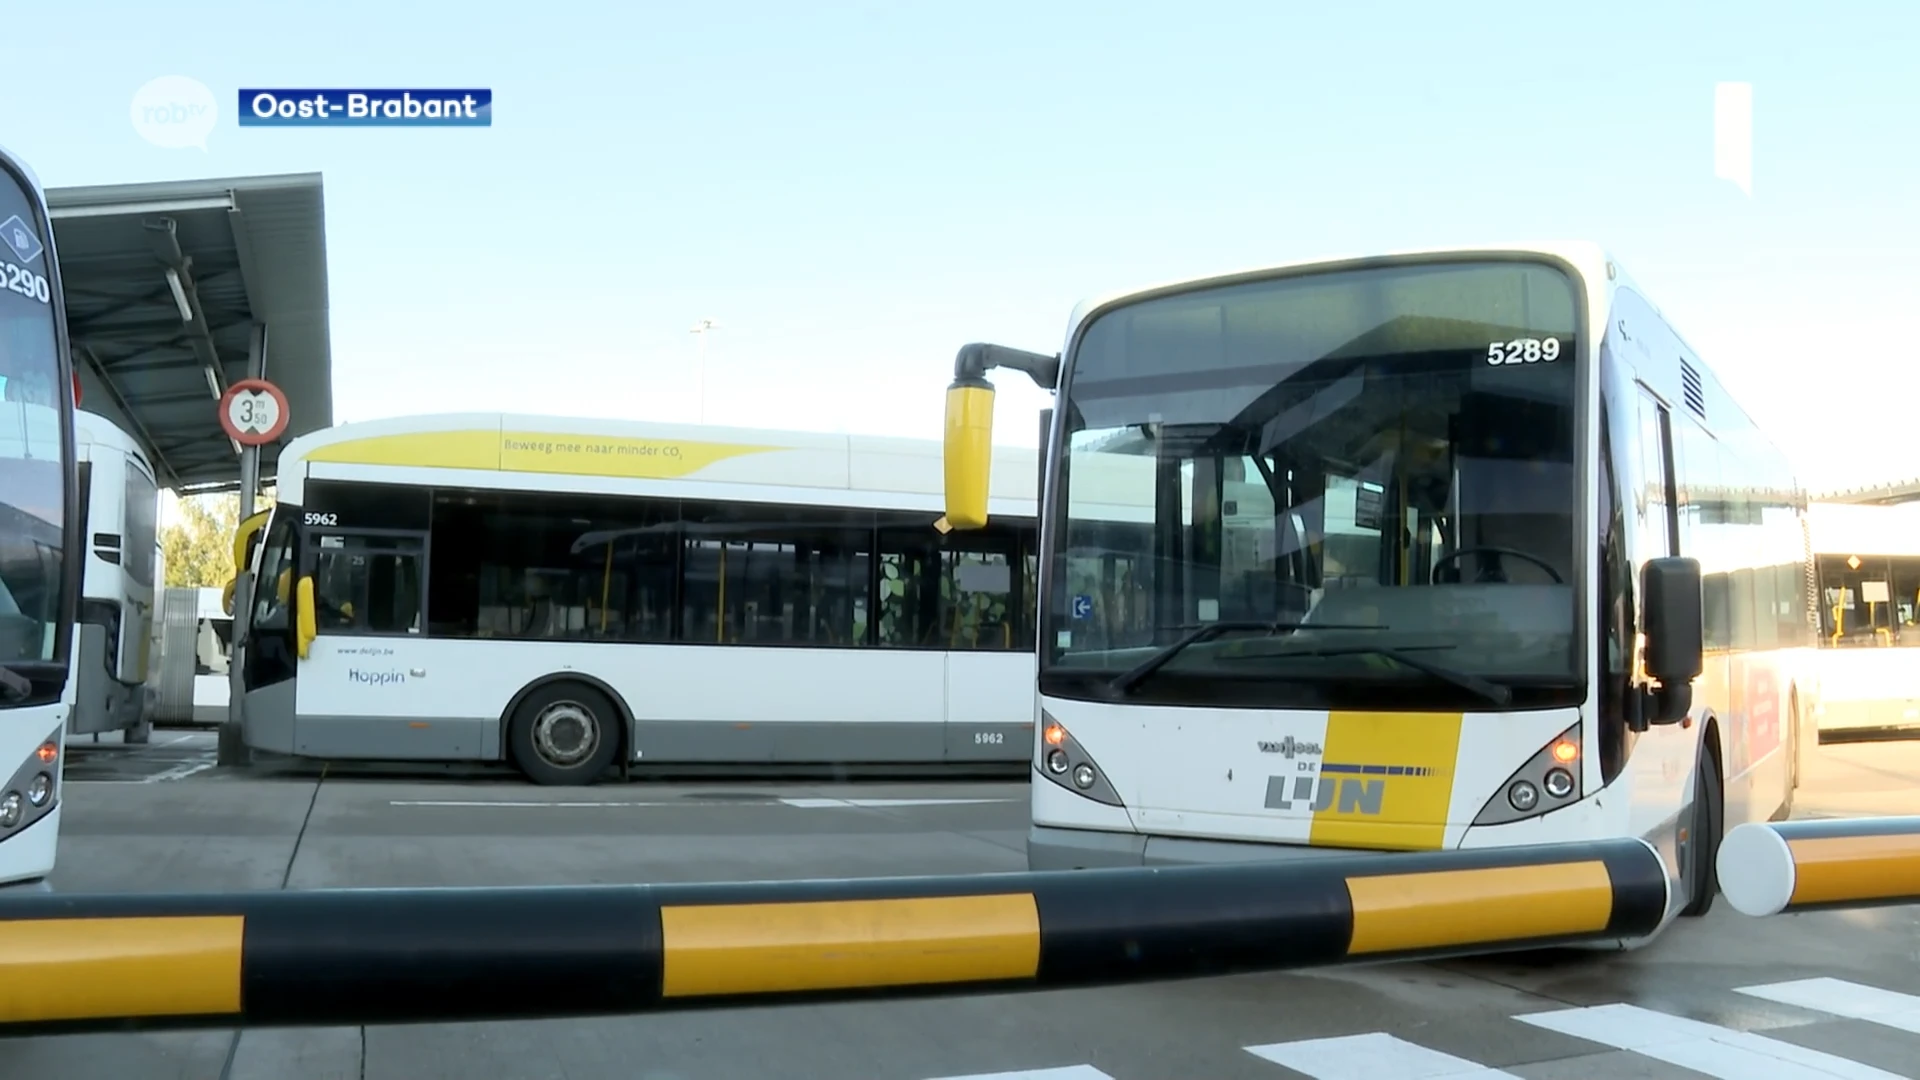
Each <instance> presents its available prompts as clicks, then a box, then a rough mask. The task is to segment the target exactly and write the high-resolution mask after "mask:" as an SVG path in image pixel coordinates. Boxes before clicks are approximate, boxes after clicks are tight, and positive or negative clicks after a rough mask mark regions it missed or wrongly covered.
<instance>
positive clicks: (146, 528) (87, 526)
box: [67, 410, 160, 743]
mask: <svg viewBox="0 0 1920 1080" xmlns="http://www.w3.org/2000/svg"><path fill="white" fill-rule="evenodd" d="M74 451H75V455H76V458H77V462H76V466H75V467H76V471H77V475H78V480H79V485H78V489H77V497H78V499H79V501H80V504H81V506H82V507H84V508H85V512H86V517H85V518H84V519H83V521H82V524H81V529H80V532H81V536H82V537H84V539H85V549H86V554H85V555H84V556H83V558H84V562H85V568H84V570H83V571H82V575H83V576H82V579H81V587H80V610H79V615H78V619H77V620H76V621H75V623H74V628H73V634H74V643H73V679H72V681H71V682H70V683H68V685H67V700H68V703H69V705H70V707H71V709H72V711H71V713H70V714H69V715H68V717H67V734H68V735H70V736H71V735H95V736H98V735H103V734H107V733H109V732H119V733H121V736H122V738H123V740H124V741H126V742H129V743H144V742H146V741H147V740H148V737H149V735H150V734H151V732H152V730H153V724H152V721H151V719H150V718H149V717H148V715H147V709H146V704H147V690H146V683H147V668H148V659H149V652H150V651H151V649H152V646H153V606H154V603H153V602H154V591H155V586H156V584H157V583H158V580H159V572H160V557H159V555H160V548H159V536H158V521H159V515H160V487H159V484H158V483H156V482H155V480H154V474H153V466H152V465H150V464H148V462H147V456H146V454H145V453H144V452H142V451H141V449H140V444H139V443H138V442H136V441H134V438H133V436H131V435H129V434H127V433H126V432H125V431H123V430H121V429H120V428H119V427H118V426H117V425H115V424H114V423H113V421H111V420H108V419H107V418H106V417H104V416H101V415H99V414H98V413H93V412H88V411H86V410H79V411H77V412H76V413H75V415H74Z"/></svg>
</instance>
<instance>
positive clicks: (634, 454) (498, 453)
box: [307, 429, 787, 480]
mask: <svg viewBox="0 0 1920 1080" xmlns="http://www.w3.org/2000/svg"><path fill="white" fill-rule="evenodd" d="M783 449H787V448H786V447H780V446H749V445H746V444H744V443H714V442H700V441H697V440H693V439H639V438H630V437H626V436H616V435H584V434H573V433H569V432H560V431H487V430H483V429H469V430H465V431H419V432H410V433H407V434H403V435H370V436H368V437H366V438H364V439H347V440H345V441H342V442H337V443H331V444H329V445H326V446H319V447H315V448H314V449H313V451H312V452H311V453H309V454H308V455H307V460H308V461H316V462H330V463H334V464H341V465H392V466H414V467H417V468H432V469H480V470H485V471H488V472H524V473H547V474H559V475H567V476H607V477H618V478H622V479H633V480H671V479H677V478H679V477H682V476H687V475H690V474H692V473H696V472H699V471H700V470H701V469H704V468H706V467H707V466H709V465H712V464H714V463H715V462H719V461H725V460H728V459H729V458H736V457H743V456H745V455H747V454H764V453H769V452H771V451H775V450H783Z"/></svg>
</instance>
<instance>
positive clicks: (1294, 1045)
mask: <svg viewBox="0 0 1920 1080" xmlns="http://www.w3.org/2000/svg"><path fill="white" fill-rule="evenodd" d="M1244 1049H1245V1050H1246V1051H1247V1053H1249V1054H1252V1055H1254V1056H1255V1057H1259V1058H1265V1059H1266V1060H1268V1061H1271V1062H1273V1063H1274V1064H1275V1065H1282V1066H1285V1067H1286V1068H1289V1069H1292V1070H1293V1071H1294V1072H1297V1073H1303V1074H1305V1075H1307V1076H1310V1077H1312V1078H1313V1080H1520V1077H1517V1076H1515V1075H1514V1074H1512V1073H1510V1072H1502V1071H1500V1070H1499V1069H1493V1068H1488V1067H1487V1066H1485V1065H1480V1064H1477V1063H1475V1062H1471V1061H1468V1060H1467V1059H1465V1058H1457V1057H1454V1056H1453V1055H1452V1054H1443V1053H1441V1052H1440V1051H1438V1050H1431V1049H1428V1048H1427V1047H1424V1046H1421V1045H1420V1044H1419V1043H1412V1042H1408V1041H1407V1040H1405V1039H1401V1038H1397V1037H1395V1036H1392V1035H1388V1034H1386V1033H1385V1032H1379V1031H1374V1032H1368V1033H1367V1034H1365V1035H1341V1036H1338V1037H1336V1038H1331V1039H1300V1040H1296V1041H1294V1042H1279V1043H1268V1044H1266V1045H1265V1046H1248V1047H1245V1048H1244Z"/></svg>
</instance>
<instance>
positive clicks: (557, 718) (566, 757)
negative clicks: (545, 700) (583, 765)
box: [533, 701, 600, 765]
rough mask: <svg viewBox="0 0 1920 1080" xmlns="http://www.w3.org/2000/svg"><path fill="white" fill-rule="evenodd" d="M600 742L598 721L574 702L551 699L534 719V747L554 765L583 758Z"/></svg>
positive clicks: (565, 763)
mask: <svg viewBox="0 0 1920 1080" xmlns="http://www.w3.org/2000/svg"><path fill="white" fill-rule="evenodd" d="M599 744H600V723H599V721H598V720H596V719H595V718H594V715H593V714H592V713H591V712H588V711H587V710H586V709H584V708H582V707H581V706H580V705H579V704H577V703H575V702H571V701H557V702H554V703H553V704H552V705H549V706H547V707H546V708H545V709H542V710H541V712H540V715H539V716H538V717H537V718H536V719H535V720H534V722H533V746H534V749H535V750H538V751H539V752H540V756H541V757H542V758H545V759H546V760H547V761H549V762H552V763H553V764H555V765H572V764H574V763H576V762H580V761H585V760H586V759H587V758H589V757H591V756H592V755H593V751H594V748H595V747H596V746H598V745H599Z"/></svg>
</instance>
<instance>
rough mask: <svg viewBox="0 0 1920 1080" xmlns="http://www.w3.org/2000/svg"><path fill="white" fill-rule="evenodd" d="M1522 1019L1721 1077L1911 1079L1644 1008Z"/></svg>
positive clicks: (1569, 1012) (1606, 1007)
mask: <svg viewBox="0 0 1920 1080" xmlns="http://www.w3.org/2000/svg"><path fill="white" fill-rule="evenodd" d="M1514 1019H1515V1020H1518V1021H1520V1022H1521V1023H1523V1024H1532V1025H1533V1026H1534V1027H1537V1028H1543V1029H1545V1030H1547V1031H1557V1032H1559V1033H1560V1034H1562V1035H1571V1036H1573V1037H1574V1038H1576V1039H1585V1040H1587V1041H1588V1042H1595V1043H1599V1044H1600V1045H1602V1046H1610V1047H1613V1048H1614V1049H1615V1050H1625V1051H1627V1052H1629V1053H1633V1054H1638V1055H1640V1056H1641V1057H1649V1058H1653V1059H1654V1060H1656V1061H1664V1062H1666V1063H1667V1064H1669V1065H1677V1066H1679V1067H1680V1068H1683V1069H1692V1070H1693V1071H1694V1072H1697V1073H1701V1074H1704V1075H1706V1076H1713V1077H1718V1078H1719V1080H1754V1078H1756V1077H1763V1076H1764V1077H1766V1078H1767V1080H1912V1078H1911V1077H1903V1076H1901V1075H1899V1074H1898V1073H1890V1072H1887V1071H1885V1070H1883V1069H1876V1068H1874V1067H1873V1066H1871V1065H1862V1064H1860V1063H1859V1062H1857V1061H1850V1060H1848V1059H1846V1058H1843V1057H1836V1056H1834V1055H1833V1054H1828V1053H1823V1052H1821V1051H1819V1050H1809V1049H1807V1048H1805V1047H1803V1046H1796V1045H1794V1044H1793V1043H1789V1042H1782V1041H1780V1040H1779V1039H1769V1038H1767V1037H1766V1036H1764V1035H1755V1034H1752V1033H1751V1032H1745V1031H1735V1030H1733V1029H1732V1028H1724V1027H1721V1026H1720V1025H1718V1024H1709V1023H1706V1022H1705V1021H1701V1020H1689V1019H1687V1018H1685V1017H1681V1016H1671V1015H1669V1014H1667V1013H1662V1012H1655V1011H1653V1010H1652V1009H1643V1008H1640V1007H1639V1006H1637V1005H1595V1006H1592V1007H1590V1008H1584V1009H1556V1010H1553V1011H1551V1012H1538V1013H1528V1014H1525V1015H1522V1016H1516V1017H1514Z"/></svg>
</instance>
